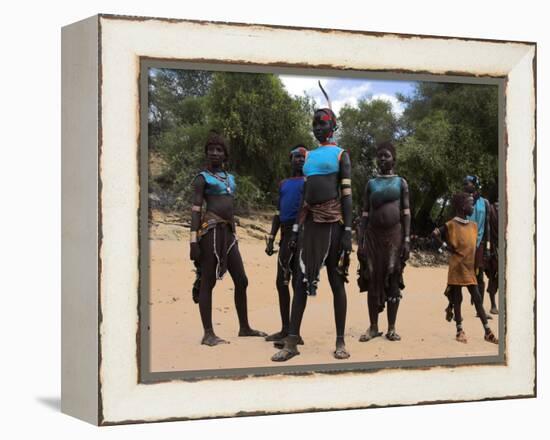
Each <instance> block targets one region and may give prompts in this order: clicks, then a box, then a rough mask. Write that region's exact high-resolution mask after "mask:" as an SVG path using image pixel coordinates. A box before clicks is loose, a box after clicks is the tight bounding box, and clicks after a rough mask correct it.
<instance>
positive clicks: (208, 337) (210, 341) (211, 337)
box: [201, 332, 229, 347]
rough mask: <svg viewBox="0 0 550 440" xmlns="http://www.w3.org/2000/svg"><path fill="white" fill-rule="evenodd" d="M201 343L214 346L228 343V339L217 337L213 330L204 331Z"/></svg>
mask: <svg viewBox="0 0 550 440" xmlns="http://www.w3.org/2000/svg"><path fill="white" fill-rule="evenodd" d="M201 344H202V345H208V346H209V347H214V346H215V345H219V344H229V341H226V340H225V339H222V338H219V337H218V336H216V335H215V334H214V332H206V333H205V334H204V336H203V338H202V341H201Z"/></svg>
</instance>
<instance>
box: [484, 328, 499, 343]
mask: <svg viewBox="0 0 550 440" xmlns="http://www.w3.org/2000/svg"><path fill="white" fill-rule="evenodd" d="M484 339H485V340H486V341H487V342H490V343H492V344H498V339H497V337H496V336H495V335H494V334H493V332H492V331H490V330H489V332H488V333H486V334H485V336H484Z"/></svg>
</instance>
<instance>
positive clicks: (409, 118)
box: [398, 83, 498, 234]
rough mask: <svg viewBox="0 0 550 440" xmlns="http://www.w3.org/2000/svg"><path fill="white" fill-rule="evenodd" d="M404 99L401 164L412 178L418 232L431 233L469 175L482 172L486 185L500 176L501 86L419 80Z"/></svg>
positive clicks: (413, 205)
mask: <svg viewBox="0 0 550 440" xmlns="http://www.w3.org/2000/svg"><path fill="white" fill-rule="evenodd" d="M400 100H401V101H402V102H404V103H405V111H404V112H403V116H402V119H401V124H402V130H403V132H404V136H403V137H402V140H401V142H400V143H399V148H398V156H399V161H398V167H399V172H400V174H402V175H403V176H404V177H406V178H407V180H408V182H409V187H410V194H411V207H412V212H413V226H414V229H415V232H417V233H420V234H426V233H428V232H429V231H430V230H431V228H432V227H433V224H434V222H435V221H440V219H437V217H438V216H439V214H440V213H441V212H442V209H443V208H444V207H445V204H444V201H445V200H448V199H449V198H450V195H451V194H452V193H453V192H455V191H457V190H459V189H461V188H462V180H463V178H464V176H465V175H467V174H476V175H478V176H480V178H481V181H482V182H485V184H486V187H487V186H488V185H490V184H492V183H493V182H497V180H498V89H497V87H496V86H491V85H472V84H451V83H418V84H417V86H416V91H415V94H414V95H413V96H411V97H409V98H406V97H403V96H401V97H400Z"/></svg>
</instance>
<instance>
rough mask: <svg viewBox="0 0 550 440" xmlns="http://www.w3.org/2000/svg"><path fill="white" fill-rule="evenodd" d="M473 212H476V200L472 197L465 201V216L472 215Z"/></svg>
mask: <svg viewBox="0 0 550 440" xmlns="http://www.w3.org/2000/svg"><path fill="white" fill-rule="evenodd" d="M473 212H474V198H473V197H472V196H470V197H468V198H467V199H466V200H465V201H464V214H466V215H472V214H473Z"/></svg>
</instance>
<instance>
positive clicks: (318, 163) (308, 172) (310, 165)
mask: <svg viewBox="0 0 550 440" xmlns="http://www.w3.org/2000/svg"><path fill="white" fill-rule="evenodd" d="M343 152H344V149H343V148H340V147H338V146H337V145H320V146H319V147H317V148H316V149H315V150H312V151H308V153H307V156H306V161H305V163H304V168H303V172H304V175H305V176H306V177H307V176H317V175H327V174H333V173H337V172H338V171H340V157H341V156H342V153H343Z"/></svg>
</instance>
